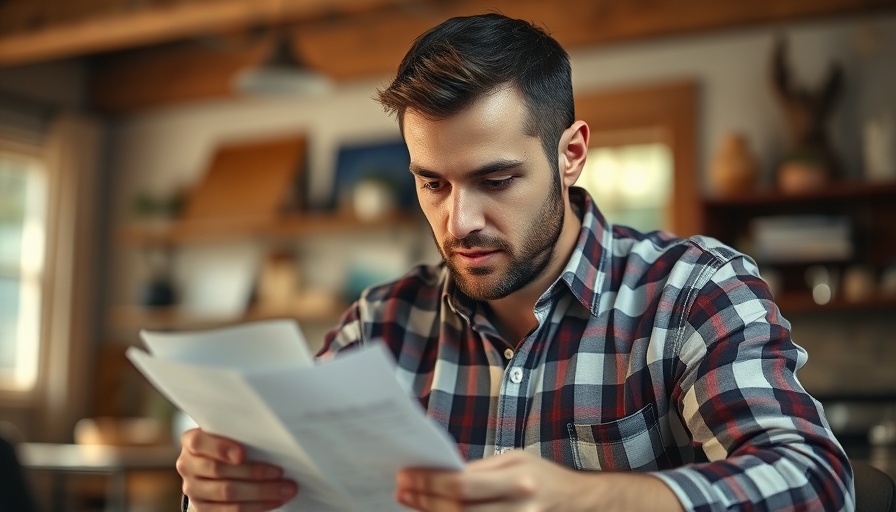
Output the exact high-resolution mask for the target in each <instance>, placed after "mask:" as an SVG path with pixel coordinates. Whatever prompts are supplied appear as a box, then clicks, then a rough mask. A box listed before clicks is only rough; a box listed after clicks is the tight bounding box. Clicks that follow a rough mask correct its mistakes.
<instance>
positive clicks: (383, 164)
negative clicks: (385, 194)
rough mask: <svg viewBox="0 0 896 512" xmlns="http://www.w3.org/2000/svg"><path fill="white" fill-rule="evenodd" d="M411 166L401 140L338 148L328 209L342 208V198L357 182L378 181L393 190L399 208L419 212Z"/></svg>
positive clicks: (406, 150)
mask: <svg viewBox="0 0 896 512" xmlns="http://www.w3.org/2000/svg"><path fill="white" fill-rule="evenodd" d="M410 163H411V157H410V155H408V149H407V146H405V143H404V141H403V140H400V139H399V140H394V141H386V142H376V143H365V144H351V145H348V144H346V145H343V146H341V147H340V148H339V151H338V153H337V155H336V169H335V172H334V175H333V188H332V190H331V191H330V198H329V201H328V203H327V207H328V208H330V209H338V208H340V207H343V206H344V204H342V201H343V199H342V198H343V197H345V196H346V195H350V194H351V191H352V190H353V189H354V187H355V185H356V184H357V183H358V182H359V181H361V180H364V179H378V180H381V181H385V182H387V183H388V184H389V186H390V187H392V188H393V190H394V192H395V198H396V200H397V206H398V207H399V208H401V209H402V210H408V211H411V210H416V209H418V208H419V204H418V203H417V193H416V190H415V185H414V177H413V176H412V175H411V173H410V172H408V166H409V165H410Z"/></svg>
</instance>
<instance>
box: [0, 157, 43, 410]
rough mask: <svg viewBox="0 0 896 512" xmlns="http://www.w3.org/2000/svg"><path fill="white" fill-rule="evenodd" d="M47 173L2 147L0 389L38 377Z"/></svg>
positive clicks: (26, 385)
mask: <svg viewBox="0 0 896 512" xmlns="http://www.w3.org/2000/svg"><path fill="white" fill-rule="evenodd" d="M45 212H46V176H45V173H44V172H43V167H42V165H41V163H40V162H39V161H38V160H37V159H35V158H33V157H30V156H26V155H21V154H17V153H13V152H9V151H3V150H0V390H2V391H17V392H26V391H30V390H31V389H32V388H33V387H34V385H35V383H36V381H37V370H38V353H39V348H40V305H41V289H42V286H41V285H42V278H43V262H44V242H45Z"/></svg>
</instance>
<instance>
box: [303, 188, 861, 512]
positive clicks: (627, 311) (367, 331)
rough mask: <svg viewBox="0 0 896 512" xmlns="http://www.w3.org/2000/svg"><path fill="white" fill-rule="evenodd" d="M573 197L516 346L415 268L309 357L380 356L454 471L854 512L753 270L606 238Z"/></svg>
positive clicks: (800, 354)
mask: <svg viewBox="0 0 896 512" xmlns="http://www.w3.org/2000/svg"><path fill="white" fill-rule="evenodd" d="M571 199H572V202H573V204H574V205H576V207H577V209H578V211H579V214H580V216H581V217H582V229H581V234H580V236H579V240H578V243H577V246H576V249H575V251H574V253H573V255H572V257H571V258H570V260H569V262H568V264H567V266H566V268H565V270H564V272H563V273H562V275H561V276H560V277H559V279H558V280H557V281H556V282H555V283H554V284H553V285H552V286H551V287H550V288H549V289H548V290H547V291H546V292H545V293H544V294H543V295H542V297H541V298H540V300H539V301H538V302H537V304H536V306H535V316H536V317H537V319H538V327H537V328H536V329H535V330H534V331H533V332H532V333H530V334H529V335H528V336H527V337H526V338H525V339H523V340H522V341H519V342H518V343H517V342H514V341H512V340H511V341H508V340H504V339H502V338H501V337H500V336H499V334H498V332H497V331H496V329H495V328H494V327H493V325H492V323H491V322H490V321H489V317H488V312H487V309H486V308H484V307H483V305H482V304H477V303H476V302H475V301H472V300H471V299H470V298H469V297H466V296H464V295H463V293H461V292H460V291H459V290H458V289H457V288H455V287H454V285H453V283H452V280H451V279H450V276H449V274H448V271H447V270H446V269H445V267H444V265H438V266H431V267H430V266H421V267H418V268H416V269H414V270H413V271H412V272H410V273H409V274H408V275H407V276H405V277H404V278H402V279H400V280H398V281H396V282H393V283H390V284H387V285H383V286H379V287H374V288H372V289H370V290H367V291H366V292H365V294H364V295H363V296H362V298H361V299H360V300H359V301H357V302H356V303H355V304H354V305H353V306H352V307H351V308H350V309H349V310H348V311H347V312H346V313H345V315H344V317H343V319H342V322H341V325H340V326H339V327H338V328H337V329H336V330H334V331H332V332H330V333H329V334H328V335H327V337H326V340H325V346H324V349H323V351H322V352H321V354H320V356H321V357H330V356H331V355H333V354H334V353H336V352H338V351H340V350H343V349H345V348H348V347H351V346H353V345H357V344H363V343H372V342H381V343H385V344H386V345H387V346H388V347H389V348H390V349H391V351H392V354H393V355H394V356H395V359H396V362H397V377H398V380H399V381H400V382H401V384H402V385H403V386H404V387H405V388H406V389H407V390H408V392H409V393H410V394H411V395H412V396H414V397H416V398H418V399H419V401H420V403H421V404H422V405H423V407H424V409H425V410H426V413H427V414H428V416H430V417H431V418H432V419H433V420H434V421H435V422H436V423H438V424H440V425H442V426H443V427H444V428H445V429H446V430H447V431H448V432H450V433H451V435H452V436H453V437H454V438H455V439H456V440H457V443H458V446H459V448H460V450H461V452H462V453H463V455H464V456H465V457H466V458H467V459H477V458H481V457H485V456H489V455H493V454H496V453H502V452H503V451H505V450H508V449H524V450H528V451H532V452H534V453H538V454H539V455H541V456H542V457H543V458H546V459H549V460H553V461H555V462H557V463H559V464H563V465H565V466H568V467H572V468H578V469H580V470H591V471H593V470H608V471H625V470H634V471H650V472H653V474H654V475H656V476H658V477H659V478H661V479H662V480H663V481H664V482H666V483H667V484H668V485H669V486H670V487H671V488H672V490H673V491H674V492H675V493H676V494H677V495H678V497H679V499H680V500H681V502H682V503H683V504H684V506H685V508H686V509H688V510H701V511H702V510H707V511H708V510H776V511H779V510H793V509H795V510H852V509H853V507H854V504H853V497H852V496H853V492H854V491H853V484H852V470H851V468H850V466H849V463H848V460H847V457H846V455H845V453H844V452H843V450H842V448H841V447H840V445H839V443H838V442H837V441H836V439H835V438H834V436H833V434H832V432H831V430H830V428H829V426H828V423H827V421H826V420H825V418H824V415H823V413H822V409H821V406H820V405H819V404H818V402H816V401H815V400H814V399H813V398H812V397H811V396H810V395H809V394H808V393H806V391H805V390H804V389H803V388H802V386H801V385H800V383H799V381H798V380H797V377H796V371H797V369H798V368H800V367H801V366H803V364H805V362H806V353H805V351H804V350H803V349H802V348H800V347H799V346H797V345H795V344H794V343H793V342H792V340H791V338H790V324H789V323H788V321H787V320H785V319H784V318H782V317H781V315H780V312H779V310H778V308H777V306H775V304H774V303H773V302H772V297H771V294H770V293H769V290H768V287H767V286H766V284H765V283H764V282H763V281H762V279H761V278H760V277H759V274H758V270H757V267H756V265H755V263H754V262H753V261H752V260H751V259H749V258H748V257H746V256H744V255H743V254H741V253H738V252H736V251H734V250H733V249H731V248H729V247H727V246H724V245H722V244H720V243H719V242H717V241H715V240H713V239H709V238H704V237H694V238H690V239H678V238H674V237H672V236H670V235H668V234H665V233H662V232H653V233H648V234H643V233H639V232H637V231H634V230H632V229H629V228H625V227H620V226H610V225H608V224H607V222H606V221H605V220H604V218H603V217H602V216H601V214H600V212H599V211H598V210H597V208H596V207H595V206H594V204H593V202H592V200H591V198H590V197H589V196H588V194H587V193H586V192H584V191H583V190H581V189H576V188H574V189H572V191H571Z"/></svg>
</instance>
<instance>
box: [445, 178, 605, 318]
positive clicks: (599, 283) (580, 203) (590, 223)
mask: <svg viewBox="0 0 896 512" xmlns="http://www.w3.org/2000/svg"><path fill="white" fill-rule="evenodd" d="M569 200H570V204H571V206H572V209H573V211H574V212H575V214H576V215H578V216H579V218H580V220H581V221H582V227H581V230H580V231H579V238H578V240H577V241H576V246H575V248H574V249H573V252H572V254H571V255H570V258H569V261H567V262H566V267H564V269H563V271H562V272H561V273H560V277H559V278H558V280H557V281H556V282H555V283H554V284H553V285H552V286H550V287H549V288H548V289H547V290H546V291H545V292H544V294H543V295H542V297H541V298H540V299H539V303H541V302H543V301H545V300H550V297H552V296H553V295H554V294H555V293H556V292H557V286H558V284H559V283H561V282H562V283H565V284H566V286H567V288H568V289H569V291H570V292H571V293H572V294H573V295H574V296H575V297H576V299H577V300H578V301H579V302H580V303H581V304H582V306H584V307H585V309H587V310H588V311H590V312H591V314H592V315H595V316H596V315H597V314H598V310H599V307H598V306H599V296H600V293H599V291H600V290H601V289H603V287H604V286H605V277H606V275H607V269H609V268H610V260H609V258H610V255H611V254H612V244H613V236H612V235H613V233H612V228H611V226H610V224H609V223H608V222H607V220H606V218H604V216H603V214H602V213H601V212H600V210H598V209H597V206H596V205H595V204H594V200H593V199H592V198H591V195H590V194H588V192H587V191H586V190H585V189H583V188H579V187H571V188H570V189H569ZM442 272H443V273H444V275H443V278H444V283H445V285H444V287H443V292H442V297H443V300H445V301H446V303H447V304H448V306H449V307H450V308H451V309H452V310H454V311H455V312H456V313H458V314H461V315H463V316H465V317H466V318H467V319H468V320H469V319H471V318H472V317H473V315H474V313H475V311H476V301H474V300H473V299H471V298H470V297H468V296H467V295H466V294H465V293H463V292H462V291H461V290H460V289H459V288H457V286H456V284H455V283H454V280H453V279H451V274H450V272H449V270H448V267H447V266H446V265H445V264H444V262H443V263H442Z"/></svg>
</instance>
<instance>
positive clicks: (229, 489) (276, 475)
mask: <svg viewBox="0 0 896 512" xmlns="http://www.w3.org/2000/svg"><path fill="white" fill-rule="evenodd" d="M181 441H182V449H181V453H180V456H179V457H178V458H177V464H176V466H177V472H178V473H180V475H181V477H183V492H184V494H185V495H186V496H187V497H189V498H190V503H192V504H193V509H194V510H196V511H198V512H206V511H207V512H217V511H233V512H237V511H238V512H245V511H256V510H258V511H261V510H271V509H273V508H276V507H279V506H281V505H283V504H284V503H286V502H287V501H289V500H290V499H292V498H293V497H294V496H295V495H296V493H297V492H298V486H297V485H296V483H295V482H292V481H290V480H286V479H284V478H283V470H282V469H281V468H279V467H277V466H274V465H271V464H265V463H262V462H254V461H246V460H245V449H244V448H243V447H242V445H240V444H239V443H237V442H235V441H233V440H230V439H226V438H223V437H220V436H215V435H212V434H209V433H207V432H203V431H202V430H200V429H193V430H190V431H187V432H185V433H184V435H183V436H181Z"/></svg>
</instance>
